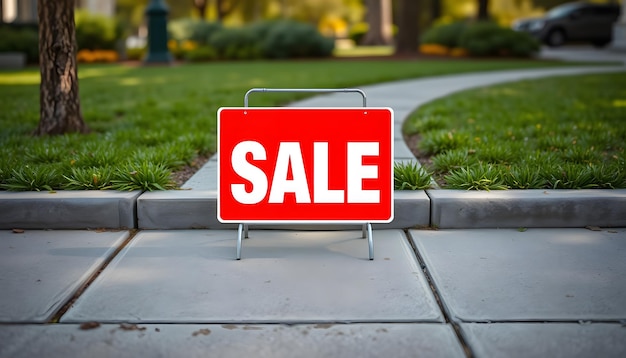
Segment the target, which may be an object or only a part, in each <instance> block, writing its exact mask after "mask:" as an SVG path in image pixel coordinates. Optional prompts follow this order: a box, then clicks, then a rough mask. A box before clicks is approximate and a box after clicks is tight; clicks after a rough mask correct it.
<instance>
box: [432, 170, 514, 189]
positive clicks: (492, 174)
mask: <svg viewBox="0 0 626 358" xmlns="http://www.w3.org/2000/svg"><path fill="white" fill-rule="evenodd" d="M444 179H445V181H446V183H447V186H448V187H449V188H451V189H465V190H487V191H489V190H505V189H508V187H507V186H506V184H505V183H504V173H503V171H502V170H501V169H500V168H499V167H497V166H495V165H491V164H486V165H484V164H478V165H475V166H472V167H466V168H460V169H457V170H453V171H451V172H450V173H449V174H448V175H446V176H445V177H444Z"/></svg>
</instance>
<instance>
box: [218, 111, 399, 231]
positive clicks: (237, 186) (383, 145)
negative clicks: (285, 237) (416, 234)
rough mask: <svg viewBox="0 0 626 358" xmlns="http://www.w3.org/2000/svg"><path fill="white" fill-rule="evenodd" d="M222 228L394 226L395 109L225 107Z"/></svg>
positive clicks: (221, 133)
mask: <svg viewBox="0 0 626 358" xmlns="http://www.w3.org/2000/svg"><path fill="white" fill-rule="evenodd" d="M217 138H218V196H217V202H218V207H217V216H218V219H219V220H220V221H221V222H224V223H243V222H245V223H294V222H298V223H310V222H341V223H366V222H370V223H376V222H379V223H380V222H390V221H391V220H393V111H392V110H391V109H389V108H368V107H359V108H289V107H281V108H266V107H254V108H249V107H242V108H220V110H219V111H218V133H217Z"/></svg>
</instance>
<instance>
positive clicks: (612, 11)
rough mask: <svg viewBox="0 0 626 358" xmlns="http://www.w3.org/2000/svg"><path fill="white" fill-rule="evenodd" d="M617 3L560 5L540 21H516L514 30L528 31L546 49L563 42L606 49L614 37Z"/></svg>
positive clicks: (535, 19)
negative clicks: (543, 44)
mask: <svg viewBox="0 0 626 358" xmlns="http://www.w3.org/2000/svg"><path fill="white" fill-rule="evenodd" d="M620 10H621V7H620V6H619V5H617V4H590V3H584V2H573V3H567V4H563V5H559V6H557V7H555V8H553V9H552V10H550V11H548V12H547V13H546V15H545V16H544V17H542V18H534V19H521V20H518V21H515V23H514V24H513V29H514V30H516V31H524V32H528V33H530V34H531V35H533V36H534V37H536V38H537V39H538V40H539V41H541V42H543V43H545V44H547V45H548V46H552V47H558V46H561V45H563V44H564V43H566V42H591V43H592V44H593V45H594V46H597V47H602V46H606V45H607V44H609V43H610V42H611V41H612V38H613V24H614V23H615V22H616V21H617V19H618V18H619V16H620Z"/></svg>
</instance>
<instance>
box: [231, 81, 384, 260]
mask: <svg viewBox="0 0 626 358" xmlns="http://www.w3.org/2000/svg"><path fill="white" fill-rule="evenodd" d="M256 92H307V93H311V92H313V93H358V94H360V95H361V97H362V98H363V107H367V96H366V94H365V92H364V91H363V90H361V89H358V88H252V89H250V90H248V92H246V94H245V96H244V101H243V103H244V107H249V97H250V94H252V93H256ZM249 237H250V236H249V227H248V224H247V223H245V222H243V223H240V224H239V225H238V228H237V255H236V258H237V260H241V248H242V245H243V239H244V238H245V239H248V238H249ZM362 238H364V239H365V238H367V243H368V249H369V259H370V260H374V237H373V233H372V224H371V223H369V222H367V223H364V224H363V225H362Z"/></svg>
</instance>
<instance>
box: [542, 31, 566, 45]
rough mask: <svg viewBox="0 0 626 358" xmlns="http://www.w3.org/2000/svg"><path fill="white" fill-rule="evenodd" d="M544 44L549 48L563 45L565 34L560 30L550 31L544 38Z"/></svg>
mask: <svg viewBox="0 0 626 358" xmlns="http://www.w3.org/2000/svg"><path fill="white" fill-rule="evenodd" d="M546 43H547V44H548V46H550V47H559V46H561V45H563V44H564V43H565V32H563V30H560V29H555V30H551V31H550V32H549V33H548V36H547V38H546Z"/></svg>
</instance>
